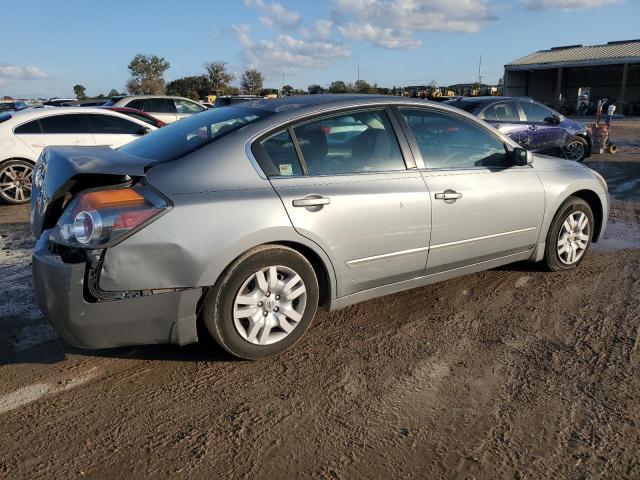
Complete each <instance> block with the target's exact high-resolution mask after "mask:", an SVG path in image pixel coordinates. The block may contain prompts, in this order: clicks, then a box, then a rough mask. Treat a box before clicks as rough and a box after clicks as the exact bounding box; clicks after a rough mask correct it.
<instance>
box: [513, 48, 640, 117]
mask: <svg viewBox="0 0 640 480" xmlns="http://www.w3.org/2000/svg"><path fill="white" fill-rule="evenodd" d="M504 68H505V72H504V89H505V95H509V96H528V97H533V98H534V99H536V100H538V101H540V102H543V103H546V104H548V105H551V106H554V107H556V108H559V109H560V110H561V111H563V113H575V112H576V109H577V107H579V106H580V105H579V104H578V99H579V96H581V97H582V102H583V105H582V107H583V111H582V112H580V113H588V114H592V113H593V111H594V108H595V105H596V104H597V101H598V100H599V99H602V98H607V99H609V100H610V101H613V102H615V103H616V105H617V106H618V110H617V112H618V113H625V114H627V115H629V114H631V115H640V40H624V41H616V42H609V43H607V44H606V45H593V46H582V45H570V46H566V47H554V48H552V49H551V50H540V51H538V52H535V53H532V54H530V55H527V56H525V57H522V58H519V59H517V60H514V61H513V62H511V63H509V64H507V65H505V66H504ZM585 102H586V103H588V105H589V107H588V108H587V109H586V111H585V110H584V103H585Z"/></svg>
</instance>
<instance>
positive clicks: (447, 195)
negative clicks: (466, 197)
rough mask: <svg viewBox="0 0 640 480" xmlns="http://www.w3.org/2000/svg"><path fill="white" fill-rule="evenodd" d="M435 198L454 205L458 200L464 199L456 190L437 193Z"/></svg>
mask: <svg viewBox="0 0 640 480" xmlns="http://www.w3.org/2000/svg"><path fill="white" fill-rule="evenodd" d="M435 197H436V200H444V201H445V202H446V203H453V202H455V201H456V200H457V199H459V198H462V194H461V193H460V192H456V191H455V190H445V191H444V192H440V193H436V194H435Z"/></svg>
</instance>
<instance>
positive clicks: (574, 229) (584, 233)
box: [557, 211, 590, 265]
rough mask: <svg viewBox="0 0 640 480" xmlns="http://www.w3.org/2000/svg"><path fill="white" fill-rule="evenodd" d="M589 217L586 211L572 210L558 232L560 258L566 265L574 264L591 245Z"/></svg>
mask: <svg viewBox="0 0 640 480" xmlns="http://www.w3.org/2000/svg"><path fill="white" fill-rule="evenodd" d="M589 232H590V225H589V218H588V217H587V215H586V214H585V213H584V212H581V211H575V212H571V213H570V214H569V216H568V217H567V218H566V219H565V221H564V223H563V224H562V227H561V228H560V233H559V234H558V243H557V252H558V258H560V261H561V262H562V263H564V264H565V265H573V264H575V263H576V262H577V261H578V260H580V259H581V258H582V255H584V252H585V251H586V250H587V246H588V245H589Z"/></svg>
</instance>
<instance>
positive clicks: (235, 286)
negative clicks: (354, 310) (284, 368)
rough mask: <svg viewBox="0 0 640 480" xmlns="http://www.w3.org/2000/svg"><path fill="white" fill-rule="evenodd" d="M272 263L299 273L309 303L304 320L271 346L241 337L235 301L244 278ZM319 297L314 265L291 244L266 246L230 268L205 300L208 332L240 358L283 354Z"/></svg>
mask: <svg viewBox="0 0 640 480" xmlns="http://www.w3.org/2000/svg"><path fill="white" fill-rule="evenodd" d="M270 265H282V266H286V267H289V268H291V269H293V270H294V271H295V272H296V273H297V274H298V275H300V277H301V278H302V281H303V282H304V284H305V287H306V289H307V304H306V308H305V312H304V314H303V316H302V320H300V323H299V324H298V325H297V326H296V328H295V329H294V330H293V331H292V332H291V333H290V334H289V335H287V336H286V337H285V338H284V339H282V340H281V341H279V342H277V343H274V344H271V345H255V344H253V343H250V342H248V341H247V340H245V339H244V338H242V336H241V335H240V334H239V333H238V331H237V330H236V327H235V324H234V321H233V303H234V301H235V297H236V295H237V293H238V290H239V289H240V287H241V286H242V284H243V283H244V282H245V280H246V279H247V278H249V276H250V275H252V274H253V273H255V272H257V271H258V270H260V269H261V268H265V267H268V266H270ZM318 298H319V287H318V280H317V278H316V274H315V271H314V269H313V266H312V265H311V264H310V263H309V261H308V260H307V259H306V258H305V257H303V256H302V255H301V254H300V253H298V252H297V251H295V250H293V249H291V248H288V247H280V246H263V247H259V248H258V249H256V251H254V252H249V253H248V254H246V255H244V256H242V257H241V258H240V259H238V260H236V261H235V262H234V263H233V264H232V265H231V266H230V267H229V268H227V270H226V271H225V273H224V274H223V275H222V277H221V279H220V280H219V281H218V283H217V284H216V285H215V286H214V287H213V289H212V291H211V292H210V294H209V295H208V296H207V299H206V300H205V302H204V306H203V320H204V323H205V325H206V327H207V329H208V330H209V333H210V334H211V335H212V336H213V338H214V339H215V340H216V341H217V342H218V343H219V344H220V345H221V346H222V347H223V348H224V349H225V350H227V351H228V352H230V353H231V354H233V355H235V356H238V357H240V358H244V359H248V360H255V359H259V358H265V357H270V356H273V355H277V354H279V353H282V352H284V351H285V350H287V349H288V348H290V347H291V346H293V345H294V344H295V343H296V342H297V341H298V340H300V338H301V337H302V335H304V333H305V332H306V330H307V329H308V328H309V325H310V324H311V321H312V320H313V317H314V316H315V313H316V310H317V305H318Z"/></svg>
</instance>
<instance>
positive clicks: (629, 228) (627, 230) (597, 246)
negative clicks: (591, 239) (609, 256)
mask: <svg viewBox="0 0 640 480" xmlns="http://www.w3.org/2000/svg"><path fill="white" fill-rule="evenodd" d="M592 247H593V249H594V250H596V251H600V252H613V251H616V250H623V249H627V248H640V225H638V224H636V223H627V222H609V224H608V225H607V230H606V231H605V234H604V238H603V239H602V240H600V241H599V242H598V243H594V244H593V245H592Z"/></svg>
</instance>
